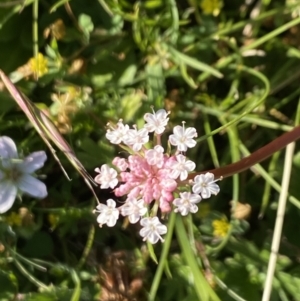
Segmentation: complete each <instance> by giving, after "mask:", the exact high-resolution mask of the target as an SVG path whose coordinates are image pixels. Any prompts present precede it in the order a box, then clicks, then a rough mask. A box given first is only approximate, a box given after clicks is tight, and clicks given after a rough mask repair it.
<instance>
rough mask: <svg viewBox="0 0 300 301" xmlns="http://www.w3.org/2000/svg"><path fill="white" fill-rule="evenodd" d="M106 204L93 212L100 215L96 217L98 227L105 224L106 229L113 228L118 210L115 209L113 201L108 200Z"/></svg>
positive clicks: (100, 205)
mask: <svg viewBox="0 0 300 301" xmlns="http://www.w3.org/2000/svg"><path fill="white" fill-rule="evenodd" d="M106 204H107V205H104V204H99V205H98V206H97V207H96V210H94V212H97V213H100V214H99V215H98V217H97V222H98V223H99V225H100V227H102V225H104V224H107V226H108V227H113V226H114V225H115V224H116V222H117V220H118V218H119V210H118V209H117V208H116V202H115V201H114V200H113V199H108V200H107V201H106Z"/></svg>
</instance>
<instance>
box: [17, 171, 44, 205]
mask: <svg viewBox="0 0 300 301" xmlns="http://www.w3.org/2000/svg"><path fill="white" fill-rule="evenodd" d="M17 187H18V188H19V189H20V190H21V191H22V192H25V193H27V194H29V195H31V196H33V197H36V198H39V199H43V198H45V197H46V196H47V194H48V193H47V187H46V185H45V184H44V183H43V182H41V181H40V180H38V179H36V178H34V177H33V176H31V175H28V174H24V175H22V176H21V177H20V179H19V180H18V182H17Z"/></svg>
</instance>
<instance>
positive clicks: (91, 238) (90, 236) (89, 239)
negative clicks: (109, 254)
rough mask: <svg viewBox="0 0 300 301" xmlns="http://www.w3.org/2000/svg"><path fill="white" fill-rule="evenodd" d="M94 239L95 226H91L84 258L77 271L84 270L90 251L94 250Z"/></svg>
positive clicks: (81, 259) (83, 254) (80, 261)
mask: <svg viewBox="0 0 300 301" xmlns="http://www.w3.org/2000/svg"><path fill="white" fill-rule="evenodd" d="M94 237H95V226H94V225H91V228H90V231H89V234H88V238H87V242H86V245H85V247H84V250H83V253H82V256H81V258H80V260H79V262H78V264H77V269H78V270H80V269H81V268H82V266H83V265H84V263H85V261H86V259H87V257H88V255H89V254H90V251H91V249H92V246H93V242H94Z"/></svg>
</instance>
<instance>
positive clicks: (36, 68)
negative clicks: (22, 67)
mask: <svg viewBox="0 0 300 301" xmlns="http://www.w3.org/2000/svg"><path fill="white" fill-rule="evenodd" d="M47 63H48V60H47V59H46V58H45V57H44V56H43V55H42V54H41V53H38V55H37V56H36V57H33V58H31V59H30V60H29V61H28V64H29V66H30V69H31V72H32V73H33V74H34V75H35V76H36V77H42V76H43V75H44V74H46V73H47V72H48V66H47Z"/></svg>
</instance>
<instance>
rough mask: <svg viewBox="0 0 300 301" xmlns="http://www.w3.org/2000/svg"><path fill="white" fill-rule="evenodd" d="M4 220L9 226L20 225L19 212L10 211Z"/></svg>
mask: <svg viewBox="0 0 300 301" xmlns="http://www.w3.org/2000/svg"><path fill="white" fill-rule="evenodd" d="M5 220H6V222H7V223H8V224H9V225H11V226H21V225H22V217H21V215H20V214H18V213H16V212H12V213H10V214H9V215H8V216H7V217H6V218H5Z"/></svg>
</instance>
